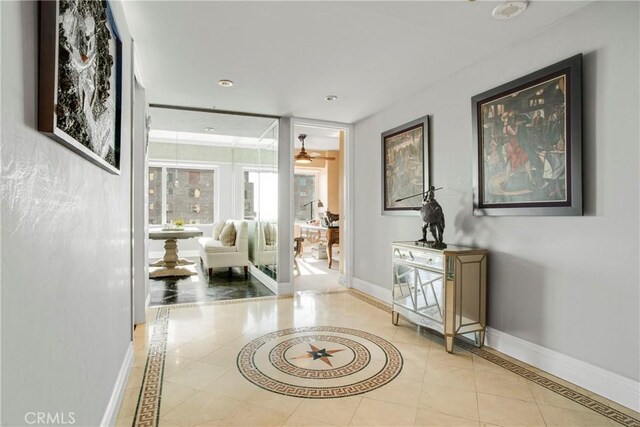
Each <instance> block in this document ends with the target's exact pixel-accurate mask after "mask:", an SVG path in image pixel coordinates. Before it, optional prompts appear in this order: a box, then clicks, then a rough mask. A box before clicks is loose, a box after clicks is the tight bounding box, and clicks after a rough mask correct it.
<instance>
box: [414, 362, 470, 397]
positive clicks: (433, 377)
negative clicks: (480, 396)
mask: <svg viewBox="0 0 640 427" xmlns="http://www.w3.org/2000/svg"><path fill="white" fill-rule="evenodd" d="M423 382H424V383H425V384H432V385H443V386H449V387H456V388H460V389H462V390H469V391H473V392H475V391H476V380H475V375H474V371H473V369H464V368H451V369H429V366H428V365H427V370H426V372H425V373H424V377H423Z"/></svg>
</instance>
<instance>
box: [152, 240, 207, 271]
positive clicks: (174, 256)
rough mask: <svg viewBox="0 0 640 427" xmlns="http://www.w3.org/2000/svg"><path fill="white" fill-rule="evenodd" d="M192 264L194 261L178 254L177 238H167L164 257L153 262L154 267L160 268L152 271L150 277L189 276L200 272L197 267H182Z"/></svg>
mask: <svg viewBox="0 0 640 427" xmlns="http://www.w3.org/2000/svg"><path fill="white" fill-rule="evenodd" d="M191 264H194V262H192V261H189V260H187V259H184V258H180V257H179V256H178V242H177V239H167V240H165V243H164V258H163V259H161V260H159V261H156V262H154V263H153V264H151V266H152V267H158V269H157V270H155V271H152V272H150V273H149V277H150V278H158V277H174V276H177V277H188V276H193V275H196V274H198V273H197V272H196V271H195V268H193V269H191V268H184V267H180V266H181V265H191Z"/></svg>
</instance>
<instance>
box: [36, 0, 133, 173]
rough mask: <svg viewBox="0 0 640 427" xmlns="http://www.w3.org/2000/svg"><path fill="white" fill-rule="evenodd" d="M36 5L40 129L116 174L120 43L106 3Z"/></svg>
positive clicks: (76, 0)
mask: <svg viewBox="0 0 640 427" xmlns="http://www.w3.org/2000/svg"><path fill="white" fill-rule="evenodd" d="M39 7H40V48H39V71H40V74H39V81H38V130H39V131H40V132H42V133H44V134H46V135H48V136H49V137H51V138H52V139H54V140H56V141H57V142H59V143H60V144H62V145H64V146H65V147H67V148H69V149H71V150H73V151H75V152H76V153H78V154H79V155H81V156H82V157H84V158H86V159H87V160H89V161H91V162H93V163H95V164H97V165H98V166H100V167H102V168H103V169H105V170H107V171H109V172H111V173H113V174H119V173H120V128H121V105H122V42H121V40H120V36H119V35H118V30H117V27H116V23H115V20H114V19H113V15H112V12H111V9H110V6H109V3H108V2H105V1H86V0H56V1H40V4H39Z"/></svg>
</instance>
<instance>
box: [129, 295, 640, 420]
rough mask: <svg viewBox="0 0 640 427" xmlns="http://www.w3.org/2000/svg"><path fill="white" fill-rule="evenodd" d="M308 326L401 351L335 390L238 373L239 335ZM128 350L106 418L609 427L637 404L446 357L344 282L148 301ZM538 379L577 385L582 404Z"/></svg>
mask: <svg viewBox="0 0 640 427" xmlns="http://www.w3.org/2000/svg"><path fill="white" fill-rule="evenodd" d="M313 326H335V327H339V328H351V329H357V330H360V331H365V332H369V333H371V334H374V335H376V336H378V337H380V338H382V339H383V340H385V341H387V342H389V343H391V344H392V345H393V346H394V347H395V348H396V349H397V350H399V351H400V353H401V354H402V358H403V360H404V363H403V366H402V370H401V372H400V373H399V375H398V376H397V377H395V379H393V380H392V381H390V382H388V383H387V384H386V385H384V386H382V387H379V388H375V389H373V388H372V389H371V390H370V391H368V392H364V393H362V394H356V395H352V396H348V397H343V398H335V399H312V398H306V399H302V398H296V397H289V396H286V395H282V394H278V393H274V392H272V391H268V390H265V389H263V388H260V387H258V386H256V385H254V384H253V383H251V382H249V381H248V380H247V379H245V377H243V375H242V374H241V373H240V371H239V368H238V365H237V362H236V359H237V356H238V353H239V352H240V351H241V350H242V349H243V347H244V346H245V345H246V344H247V343H249V342H251V341H252V340H255V339H258V338H260V337H262V336H264V335H266V334H268V333H271V332H274V331H278V330H282V329H286V328H305V327H313ZM134 349H135V353H134V364H133V368H132V371H131V376H130V380H129V383H128V387H127V390H126V392H125V396H124V401H123V403H122V406H121V409H120V413H119V418H118V420H117V425H123V426H124V425H127V426H131V425H132V424H133V425H149V426H153V425H155V423H156V421H157V422H158V425H160V426H214V425H215V426H221V425H224V426H262V425H274V426H275V425H286V426H325V425H328V426H340V425H356V426H373V425H384V426H395V425H407V426H411V425H420V426H478V427H479V426H487V427H488V426H512V425H513V426H525V425H526V426H529V425H530V426H544V425H549V426H615V425H618V423H616V422H614V421H613V420H612V419H611V418H610V417H617V419H618V420H619V421H620V422H621V423H622V424H623V425H628V426H640V420H638V417H639V414H638V413H635V412H633V411H631V410H629V409H626V408H624V407H620V406H619V405H616V404H615V403H612V402H609V401H607V400H606V399H603V398H601V397H599V396H595V395H593V394H591V393H589V392H587V391H585V390H582V389H580V388H578V387H575V386H571V385H570V384H568V383H565V382H563V381H561V380H558V379H556V378H554V377H552V376H550V375H548V374H544V373H542V372H540V371H538V370H536V369H535V368H532V367H529V366H527V365H524V364H522V363H520V362H517V361H514V360H512V359H509V358H507V357H505V356H504V355H501V354H499V353H497V352H495V351H493V350H490V349H487V350H484V349H480V350H476V349H475V348H474V347H470V346H465V345H464V343H460V345H459V346H456V348H455V353H454V354H447V353H446V351H445V350H444V345H443V340H442V339H441V338H440V337H439V336H437V335H434V334H431V333H429V332H427V331H425V330H424V329H421V328H418V327H416V326H413V325H411V324H409V323H407V322H406V321H403V320H401V322H400V324H399V326H397V327H396V326H393V325H392V324H391V318H390V314H389V313H388V312H386V311H384V310H382V309H381V308H379V307H376V306H374V305H372V304H370V303H367V302H365V301H363V297H362V296H361V295H358V294H357V293H355V292H351V291H349V292H332V293H324V294H320V293H298V294H296V295H295V296H293V297H266V298H260V299H254V300H241V301H231V302H218V303H216V302H214V303H209V304H205V305H199V306H196V305H186V306H182V307H181V306H174V307H162V308H156V309H152V310H150V311H149V313H148V323H147V325H146V327H145V326H141V327H138V328H136V331H135V341H134ZM317 362H318V363H320V361H319V360H318V361H317ZM497 363H500V364H497ZM321 365H322V364H321ZM501 365H502V366H501ZM503 366H506V367H508V368H509V369H506V368H505V367H503ZM145 367H146V374H145ZM163 367H164V369H162V368H163ZM514 371H515V372H520V373H521V375H518V374H516V373H515V372H514ZM522 372H524V373H525V375H526V376H527V378H529V379H527V378H525V377H523V376H522ZM545 381H546V382H548V383H550V384H556V385H557V386H558V387H560V388H561V389H563V390H569V389H568V388H566V387H569V388H570V389H571V390H576V391H578V393H574V394H576V395H579V396H582V398H581V399H582V402H583V404H580V403H577V402H576V401H575V400H570V399H568V398H566V397H564V396H562V395H561V394H558V393H555V392H553V391H551V390H550V389H549V388H548V386H543V385H545V384H546V383H545ZM540 384H543V385H540ZM141 387H142V391H143V393H141ZM579 393H582V394H579ZM139 397H141V398H140V399H139ZM139 400H140V402H138V401H139ZM585 402H586V403H585ZM585 404H586V405H587V406H589V405H591V407H594V408H599V410H600V411H601V412H604V413H607V415H609V417H606V416H604V415H602V414H600V413H598V412H596V411H594V410H592V409H590V408H589V407H586V406H585ZM134 419H135V421H134Z"/></svg>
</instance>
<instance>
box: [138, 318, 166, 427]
mask: <svg viewBox="0 0 640 427" xmlns="http://www.w3.org/2000/svg"><path fill="white" fill-rule="evenodd" d="M169 314H170V309H169V308H168V307H161V308H159V309H158V312H157V314H156V322H155V324H154V328H153V335H152V336H151V340H150V342H149V351H148V353H147V363H146V365H145V367H144V375H143V377H142V386H141V387H140V395H139V396H138V404H137V406H136V413H135V415H134V416H133V426H141V427H156V426H157V425H158V421H159V420H160V400H161V397H162V378H163V377H164V361H165V357H166V353H167V329H168V325H169Z"/></svg>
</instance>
